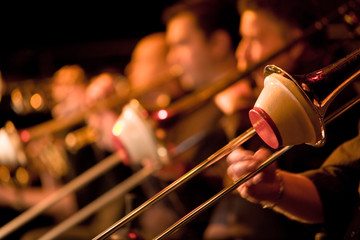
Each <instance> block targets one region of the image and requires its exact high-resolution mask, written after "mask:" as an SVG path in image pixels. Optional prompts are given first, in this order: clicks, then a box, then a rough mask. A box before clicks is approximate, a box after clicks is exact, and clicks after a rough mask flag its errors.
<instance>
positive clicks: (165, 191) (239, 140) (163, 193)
mask: <svg viewBox="0 0 360 240" xmlns="http://www.w3.org/2000/svg"><path fill="white" fill-rule="evenodd" d="M359 102H360V96H357V97H355V98H353V99H352V100H350V101H349V102H348V103H347V104H345V105H344V106H343V107H342V108H340V109H338V110H337V111H335V112H333V113H332V114H330V115H329V116H327V118H326V119H325V124H329V123H330V122H332V121H333V120H335V119H336V118H338V117H339V116H340V115H341V114H343V113H344V112H346V111H347V110H348V109H350V108H351V107H353V106H354V105H356V104H357V103H359ZM254 135H255V130H254V129H253V128H249V129H248V130H247V131H246V132H244V133H243V134H241V135H240V136H238V137H236V138H235V139H233V140H232V141H231V142H229V143H228V144H227V145H225V146H224V147H223V148H221V149H220V150H218V151H217V152H216V153H214V154H213V155H211V156H210V157H209V158H208V159H207V160H205V161H204V162H202V163H200V164H199V165H198V166H196V167H195V168H193V169H192V170H191V171H189V172H188V173H186V174H185V175H183V176H182V177H180V178H179V179H178V180H176V181H175V182H173V183H172V184H170V185H169V186H168V187H166V188H165V189H163V190H162V191H160V192H159V193H158V194H156V195H155V196H154V197H153V198H151V199H149V200H148V201H147V202H145V203H143V204H142V205H141V206H139V207H138V208H136V209H135V210H133V211H132V212H130V213H129V214H128V215H126V216H125V217H123V218H122V219H120V220H119V221H118V222H116V223H115V224H113V225H112V226H111V227H109V228H108V229H107V230H105V231H103V232H102V233H100V234H99V235H97V236H96V237H95V238H93V240H99V239H106V238H107V237H109V236H110V235H111V234H112V233H114V232H115V231H117V230H118V229H119V228H120V227H121V226H123V225H125V224H126V223H128V222H129V221H130V220H131V219H133V218H134V217H136V216H137V215H139V214H140V213H141V211H143V210H144V209H145V208H146V207H150V206H151V205H153V204H154V203H155V202H157V201H158V200H160V199H161V198H162V197H164V196H166V195H167V194H168V193H169V191H172V190H174V189H175V188H177V187H178V186H179V185H180V184H181V183H182V182H185V181H186V180H188V178H190V177H191V175H193V174H197V173H198V172H199V171H201V170H203V169H205V167H208V166H210V165H211V164H213V163H215V162H216V161H217V160H220V159H221V158H222V157H224V156H225V155H228V154H229V153H230V152H232V151H233V150H234V149H235V148H236V147H238V146H240V145H241V144H242V143H244V142H245V141H247V140H248V139H250V138H251V137H252V136H254ZM292 147H293V146H286V147H283V148H282V149H280V150H278V151H277V152H275V153H274V154H272V155H271V156H270V157H269V158H267V159H266V160H265V161H264V162H263V163H262V164H261V165H260V166H259V168H258V169H256V170H255V171H253V172H250V173H248V174H245V175H244V176H243V177H241V178H239V179H238V180H236V181H235V182H234V183H233V184H232V185H230V186H229V187H228V188H226V189H223V190H222V191H220V192H219V193H218V194H216V195H215V196H213V197H212V198H210V199H209V200H208V201H206V202H205V203H203V204H202V205H200V206H198V207H197V208H196V209H194V210H193V211H191V212H190V213H188V214H187V215H185V216H184V217H183V218H181V219H180V220H179V221H177V222H176V223H174V224H173V225H172V226H171V227H169V228H168V229H167V230H165V231H164V232H163V233H162V234H160V235H158V236H157V237H155V238H154V239H162V238H164V237H165V236H167V235H168V234H171V233H172V232H174V231H175V230H176V229H178V228H179V227H180V226H182V225H183V224H185V223H187V222H188V221H190V220H191V219H192V218H193V217H195V216H197V215H198V214H199V213H201V212H202V211H203V210H205V209H207V208H208V207H210V206H211V205H212V204H214V203H215V202H216V201H218V200H219V199H220V198H222V197H223V196H225V195H226V194H227V193H230V192H232V191H233V190H235V189H236V188H237V187H238V186H239V185H240V184H242V183H244V182H245V181H247V180H249V179H250V178H252V177H253V176H255V175H256V174H257V173H259V172H260V171H262V170H263V169H264V168H265V167H267V166H268V165H270V164H271V163H273V162H274V161H275V160H276V159H277V158H278V157H280V156H281V155H282V154H284V153H285V152H286V151H288V150H290V149H291V148H292Z"/></svg>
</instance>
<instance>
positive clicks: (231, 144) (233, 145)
mask: <svg viewBox="0 0 360 240" xmlns="http://www.w3.org/2000/svg"><path fill="white" fill-rule="evenodd" d="M255 133H256V132H255V130H254V129H253V128H252V127H251V128H249V129H248V130H247V131H245V132H244V133H243V134H241V135H239V136H238V137H236V138H234V139H233V140H232V141H230V142H229V143H228V144H227V145H225V146H224V147H222V148H221V149H220V150H218V151H217V152H215V153H214V154H212V155H211V156H210V157H208V158H207V159H206V160H205V161H203V162H202V163H200V164H199V165H197V166H196V167H194V168H193V169H192V170H190V171H189V172H187V173H186V174H184V175H183V176H182V177H180V178H178V179H177V180H175V181H174V182H173V183H171V184H170V185H168V186H167V187H166V188H164V189H163V190H161V191H160V192H159V193H157V194H156V195H155V196H153V197H152V198H150V199H149V200H147V201H146V202H144V203H143V204H142V205H140V206H139V207H137V208H136V209H134V210H133V211H132V212H130V213H129V214H128V215H126V216H125V217H123V218H122V219H120V220H119V221H117V222H116V223H114V224H113V225H112V226H110V227H109V228H108V229H106V230H105V231H103V232H102V233H100V234H98V235H97V236H96V237H95V238H93V240H98V239H106V238H107V237H109V236H111V234H113V233H115V232H116V231H117V230H119V229H120V228H121V227H122V226H124V225H125V224H127V223H128V222H129V221H131V220H132V219H133V218H135V217H136V216H138V215H139V214H140V213H142V212H143V211H144V210H145V208H148V207H150V206H152V205H154V204H155V203H156V202H158V201H159V200H161V199H162V198H163V197H165V196H167V195H168V194H169V193H171V192H172V191H174V190H175V189H176V188H178V187H179V186H181V185H182V184H183V183H185V182H187V181H188V180H190V179H191V178H192V177H194V176H196V175H197V174H198V173H200V172H201V171H202V170H204V169H206V168H207V167H209V166H211V165H212V164H214V163H216V162H218V161H219V160H220V159H222V158H223V157H224V156H226V155H227V154H229V153H230V152H231V151H233V150H234V149H235V148H237V147H239V146H240V145H241V144H243V143H244V142H246V141H247V140H248V139H250V138H251V137H253V136H254V135H255Z"/></svg>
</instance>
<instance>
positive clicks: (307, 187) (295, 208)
mask: <svg viewBox="0 0 360 240" xmlns="http://www.w3.org/2000/svg"><path fill="white" fill-rule="evenodd" d="M279 174H280V176H281V178H282V181H283V185H284V191H283V193H282V196H281V199H279V201H278V203H277V205H276V207H275V208H274V210H276V211H278V212H281V213H282V214H284V215H286V216H288V217H289V218H291V219H295V220H297V221H301V222H306V223H322V222H323V220H324V219H323V207H322V203H321V199H320V196H319V194H318V191H317V189H316V187H315V185H314V184H313V183H312V182H311V181H310V179H308V178H306V177H304V176H302V175H299V174H294V173H289V172H284V171H279Z"/></svg>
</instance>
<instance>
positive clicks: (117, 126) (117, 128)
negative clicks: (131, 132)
mask: <svg viewBox="0 0 360 240" xmlns="http://www.w3.org/2000/svg"><path fill="white" fill-rule="evenodd" d="M123 128H124V125H123V124H122V123H121V122H117V123H116V124H115V125H114V127H113V130H112V133H113V134H114V135H115V136H119V135H120V133H121V131H122V130H123Z"/></svg>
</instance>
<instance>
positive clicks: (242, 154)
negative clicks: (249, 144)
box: [226, 149, 253, 164]
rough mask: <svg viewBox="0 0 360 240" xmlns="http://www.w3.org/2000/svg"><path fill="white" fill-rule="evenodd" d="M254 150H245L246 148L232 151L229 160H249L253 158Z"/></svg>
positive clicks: (229, 161) (230, 162) (230, 161)
mask: <svg viewBox="0 0 360 240" xmlns="http://www.w3.org/2000/svg"><path fill="white" fill-rule="evenodd" d="M252 155H253V152H251V151H248V150H244V149H236V150H234V151H233V152H232V153H230V154H229V155H228V157H227V159H226V160H227V162H228V163H229V164H232V163H234V162H238V161H244V160H249V159H251V158H252Z"/></svg>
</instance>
